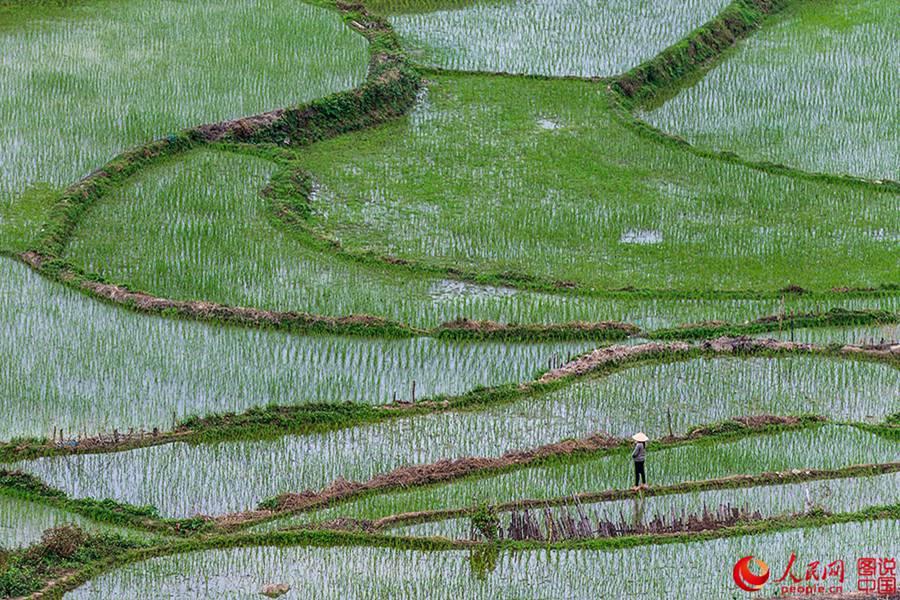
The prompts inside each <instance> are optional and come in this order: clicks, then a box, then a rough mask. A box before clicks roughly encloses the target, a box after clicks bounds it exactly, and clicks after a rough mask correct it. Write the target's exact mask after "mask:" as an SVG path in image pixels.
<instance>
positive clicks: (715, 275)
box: [302, 75, 900, 292]
mask: <svg viewBox="0 0 900 600" xmlns="http://www.w3.org/2000/svg"><path fill="white" fill-rule="evenodd" d="M434 80H435V81H434V83H433V84H432V85H431V86H430V87H429V89H428V93H427V94H425V95H423V97H422V99H421V101H420V103H419V105H418V106H417V108H416V109H415V110H414V111H413V113H412V114H411V115H410V116H409V117H408V118H406V119H404V120H402V121H398V122H395V123H392V124H389V125H386V126H383V127H379V128H377V129H374V130H368V131H364V132H360V133H356V134H352V135H348V136H343V137H341V138H338V139H334V140H330V141H326V142H323V143H321V144H317V145H315V146H314V147H312V148H310V149H309V150H308V151H307V152H304V154H303V156H302V163H303V164H304V165H305V166H306V167H307V168H308V169H309V170H310V171H311V172H312V173H313V174H314V175H315V177H316V178H317V180H318V182H319V186H318V188H317V189H316V193H315V194H314V197H313V201H312V209H313V217H312V223H313V226H314V227H315V228H316V229H317V230H318V231H319V232H321V233H322V234H324V235H327V236H331V237H333V238H336V239H338V240H339V241H340V242H341V243H342V244H343V247H344V248H345V249H346V250H348V251H351V252H367V251H373V252H375V253H377V254H382V255H392V256H396V257H399V258H402V259H408V260H413V261H420V262H421V263H424V264H427V265H429V266H432V267H441V268H447V269H451V268H458V269H470V270H473V271H477V272H479V273H485V274H489V273H492V274H498V273H510V272H511V273H518V274H524V275H525V276H532V277H537V278H539V279H540V280H542V281H557V280H564V281H572V282H575V283H577V284H579V285H580V286H581V287H582V288H584V289H608V288H620V287H623V286H634V287H636V288H652V289H666V290H679V291H693V292H698V291H700V292H703V291H709V290H766V291H770V292H772V291H774V290H778V289H780V288H782V287H784V286H787V285H789V284H792V285H799V286H802V287H804V288H807V289H814V290H828V289H830V288H831V287H833V286H840V285H849V286H877V285H882V284H892V283H896V281H897V276H898V273H897V264H896V248H895V244H893V242H891V241H890V240H887V239H884V238H883V236H881V235H880V234H879V233H878V232H879V231H893V230H895V229H897V228H898V227H900V217H898V215H900V211H898V210H897V208H898V202H900V197H898V196H897V195H896V194H891V193H887V192H879V191H877V190H873V189H870V188H865V187H861V186H852V185H845V184H836V183H824V182H822V181H810V180H804V179H800V178H791V177H788V176H776V175H771V174H767V173H764V172H761V171H758V170H753V169H749V168H745V167H741V166H738V165H733V164H729V163H726V162H722V161H718V160H712V159H703V158H699V157H697V156H695V155H693V154H691V153H688V152H685V151H683V150H682V149H680V148H678V147H677V146H673V145H668V144H662V143H659V142H657V141H654V140H652V139H648V138H645V137H641V136H640V135H639V134H638V133H636V132H635V131H634V130H632V129H631V128H628V127H626V126H625V125H623V124H622V123H621V122H620V121H618V120H617V119H616V118H615V117H614V116H613V114H612V113H611V109H610V107H609V102H610V101H609V99H608V96H607V95H605V94H604V91H603V87H602V86H600V85H595V84H589V83H584V82H577V81H542V80H522V79H515V78H507V77H490V76H474V75H470V76H438V77H434ZM548 127H550V128H548ZM537 232H539V233H540V234H539V235H538V234H537Z"/></svg>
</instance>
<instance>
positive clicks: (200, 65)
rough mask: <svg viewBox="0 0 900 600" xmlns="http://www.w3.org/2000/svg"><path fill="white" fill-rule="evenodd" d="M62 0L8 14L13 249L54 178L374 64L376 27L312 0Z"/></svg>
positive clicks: (1, 71)
mask: <svg viewBox="0 0 900 600" xmlns="http://www.w3.org/2000/svg"><path fill="white" fill-rule="evenodd" d="M59 4H60V3H41V5H40V6H35V5H34V4H28V5H27V6H24V7H21V8H19V9H8V10H5V11H4V13H3V15H2V22H0V57H2V58H0V81H3V87H2V89H0V163H2V164H3V170H2V172H0V247H3V248H8V247H9V246H12V247H13V248H15V249H21V246H22V245H23V244H24V243H26V242H27V241H28V239H29V238H30V235H31V234H32V233H31V231H32V230H34V229H35V228H37V227H38V226H39V225H40V223H41V220H42V219H41V217H42V215H43V210H44V207H45V206H46V205H47V203H48V202H49V201H50V199H51V198H52V193H51V191H52V190H54V189H58V188H60V187H61V186H63V185H66V184H68V183H70V182H72V181H73V180H75V179H76V178H78V177H80V176H82V175H85V174H87V173H88V172H89V171H91V170H92V169H94V168H96V167H98V166H99V165H102V164H103V163H104V162H106V161H107V160H108V159H110V158H112V157H113V156H114V155H115V154H117V153H118V152H120V151H121V150H124V149H125V148H128V147H130V146H133V145H135V144H138V143H143V142H146V141H149V140H152V139H155V138H158V137H162V136H163V135H166V134H168V133H171V132H173V131H177V130H179V129H182V128H184V127H188V126H193V125H199V124H201V123H206V122H213V121H219V120H222V119H226V118H233V117H238V116H243V115H250V114H255V113H258V112H262V111H265V110H272V109H275V108H280V107H283V106H286V105H291V104H296V103H298V102H302V101H307V100H311V99H314V98H318V97H321V96H324V95H327V94H329V93H332V92H335V91H338V90H343V89H348V88H351V87H354V86H356V85H358V84H359V83H360V82H361V81H362V80H363V78H364V77H365V74H366V67H367V63H368V54H367V49H366V42H365V40H364V39H363V38H362V37H361V36H359V35H357V34H354V33H353V32H352V31H351V30H350V29H349V28H347V27H346V26H344V24H343V23H342V22H341V19H340V17H339V16H338V15H337V14H336V13H335V12H333V11H329V10H325V9H322V8H318V7H313V6H310V5H309V4H306V3H303V2H291V1H287V0H224V1H219V0H198V1H196V2H190V3H185V2H169V1H167V0H140V1H137V2H122V1H119V0H98V1H94V2H82V3H64V4H65V5H64V6H60V5H59ZM26 192H27V194H30V196H29V195H26V196H24V197H23V196H22V194H23V193H26ZM38 196H40V198H38Z"/></svg>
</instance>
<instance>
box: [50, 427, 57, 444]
mask: <svg viewBox="0 0 900 600" xmlns="http://www.w3.org/2000/svg"><path fill="white" fill-rule="evenodd" d="M50 441H51V442H55V441H56V425H54V426H53V437H52V438H50Z"/></svg>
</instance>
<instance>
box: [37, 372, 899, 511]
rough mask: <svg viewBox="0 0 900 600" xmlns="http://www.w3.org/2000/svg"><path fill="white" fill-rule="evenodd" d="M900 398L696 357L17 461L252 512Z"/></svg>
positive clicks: (864, 379)
mask: <svg viewBox="0 0 900 600" xmlns="http://www.w3.org/2000/svg"><path fill="white" fill-rule="evenodd" d="M835 390H838V391H837V392H836V391H835ZM898 397H900V378H898V375H897V373H896V371H895V370H893V369H891V368H890V367H886V366H883V365H875V364H870V363H846V364H845V363H841V362H838V361H833V360H822V359H808V358H807V359H801V358H786V359H778V360H774V359H750V360H738V359H733V360H730V359H718V360H697V361H693V362H689V363H674V364H665V365H659V366H649V367H638V368H634V369H629V370H626V371H623V372H620V373H616V374H614V375H611V376H609V377H608V378H605V379H596V380H589V381H587V382H579V383H575V384H572V385H571V386H569V387H568V388H565V389H563V390H561V391H558V392H553V393H550V394H547V395H545V396H542V397H538V398H526V399H523V400H520V401H516V402H513V403H511V404H507V405H501V406H498V407H495V408H491V409H488V410H485V411H479V412H449V413H442V414H431V415H424V416H418V417H412V418H405V419H396V420H392V421H387V422H380V423H375V424H367V425H361V426H357V427H352V428H347V429H341V430H337V431H327V432H324V433H316V434H308V435H296V436H286V437H281V438H278V439H275V440H263V441H241V442H226V443H221V444H214V445H196V446H195V445H187V444H184V443H175V444H168V445H165V446H154V447H149V448H140V449H137V450H129V451H124V452H117V453H112V454H93V455H78V456H63V457H51V458H43V459H38V460H35V461H30V462H26V463H22V464H21V465H20V466H21V468H23V469H25V470H26V471H29V472H31V473H34V474H35V475H37V476H38V477H40V478H41V479H43V480H45V481H47V482H49V483H50V484H51V485H52V486H54V487H61V488H62V489H65V490H66V491H68V492H69V493H72V494H74V495H76V496H79V497H96V498H106V497H109V498H115V499H117V500H123V501H126V502H129V503H131V504H137V505H146V504H151V505H154V506H156V507H158V508H159V509H160V510H161V511H162V512H163V513H164V514H166V515H168V516H179V517H186V516H192V515H194V514H196V513H203V514H219V513H224V512H234V511H239V510H245V509H249V508H252V507H254V506H255V505H256V504H258V503H259V502H260V501H262V500H264V499H266V498H269V497H272V496H275V495H277V494H279V493H282V492H291V491H294V492H297V491H302V490H305V489H310V490H319V489H322V488H324V487H326V486H327V485H328V484H330V483H331V482H332V481H334V480H336V479H338V478H344V479H348V480H352V481H366V480H368V479H370V478H372V477H374V476H375V475H378V474H379V473H385V472H388V471H391V470H393V469H395V468H398V467H403V466H409V465H415V464H426V463H432V462H436V461H438V460H440V459H442V458H460V457H464V456H500V455H502V454H503V453H505V452H507V451H511V450H522V449H527V448H534V447H537V446H542V445H545V444H550V443H554V442H557V441H559V440H562V439H569V438H580V437H585V436H588V435H591V434H592V433H595V432H598V431H604V432H609V433H611V434H613V435H616V436H621V437H627V436H629V435H631V434H632V433H634V432H635V431H638V430H643V431H646V432H648V433H649V434H650V435H651V436H653V437H656V438H659V437H662V436H663V435H665V433H666V432H667V425H668V422H667V408H671V418H672V422H673V424H674V431H675V433H679V434H681V433H684V432H686V430H687V427H688V426H689V425H693V424H699V423H709V422H713V421H716V420H722V419H725V418H728V417H732V416H739V415H746V414H760V413H765V412H770V413H771V412H774V413H778V414H785V413H787V414H792V413H802V412H819V411H817V410H816V409H824V408H828V409H829V410H830V412H828V414H829V415H830V416H832V417H833V418H845V419H850V418H861V416H863V415H865V416H870V415H873V414H874V415H877V416H879V417H880V418H883V416H884V414H887V413H888V412H892V411H896V409H897V408H898V405H897V401H896V399H897V398H898ZM880 418H879V420H880ZM850 438H851V439H854V438H853V436H852V435H850ZM665 454H666V455H667V456H668V451H667V452H666V453H665ZM869 460H874V459H869ZM848 464H849V463H848ZM273 465H284V467H280V466H279V467H278V468H273ZM794 466H800V465H794ZM804 466H809V465H804ZM198 472H199V473H203V476H202V478H198V477H197V473H198ZM741 472H742V471H741ZM682 475H684V473H683V472H682ZM610 487H615V486H614V485H612V484H611V485H610Z"/></svg>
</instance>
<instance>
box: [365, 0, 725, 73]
mask: <svg viewBox="0 0 900 600" xmlns="http://www.w3.org/2000/svg"><path fill="white" fill-rule="evenodd" d="M726 4H728V3H727V1H726V0H690V1H689V2H682V3H677V4H676V3H674V2H671V1H670V0H640V1H638V2H627V1H622V0H616V1H613V2H597V1H591V2H574V1H571V0H564V1H562V2H551V1H549V0H541V1H539V2H525V1H523V0H499V1H494V0H492V1H488V2H458V1H456V2H453V1H451V2H448V1H447V0H437V1H435V0H429V1H428V2H411V1H409V0H378V1H377V2H376V4H374V5H373V8H375V9H376V10H383V11H384V12H386V13H388V14H390V15H391V17H390V21H391V24H392V25H393V26H394V28H395V29H396V31H397V33H398V34H399V35H400V37H401V39H402V40H403V42H404V43H405V44H406V46H407V47H408V49H409V53H410V55H411V56H412V57H413V58H414V59H416V60H418V61H421V62H423V63H425V64H427V65H430V66H437V67H441V68H444V69H453V70H459V71H492V72H497V71H499V72H505V73H527V74H534V75H554V76H561V75H570V76H573V75H574V76H577V77H598V76H608V75H615V74H617V73H621V72H623V71H627V70H628V69H629V68H630V67H633V66H635V65H637V64H638V63H641V62H643V61H644V60H647V59H648V58H651V57H652V56H653V55H655V54H656V53H658V52H659V51H660V50H662V49H664V48H665V47H667V46H669V45H670V44H673V43H674V42H676V41H677V40H678V39H680V38H681V37H683V36H684V35H685V34H687V33H688V32H689V31H691V30H692V29H694V28H695V27H699V26H700V25H701V24H703V23H704V22H706V21H707V20H709V19H710V18H711V17H712V16H714V15H715V14H716V13H717V12H718V11H719V10H720V9H722V8H723V7H724V6H725V5H726Z"/></svg>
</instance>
